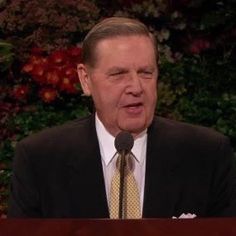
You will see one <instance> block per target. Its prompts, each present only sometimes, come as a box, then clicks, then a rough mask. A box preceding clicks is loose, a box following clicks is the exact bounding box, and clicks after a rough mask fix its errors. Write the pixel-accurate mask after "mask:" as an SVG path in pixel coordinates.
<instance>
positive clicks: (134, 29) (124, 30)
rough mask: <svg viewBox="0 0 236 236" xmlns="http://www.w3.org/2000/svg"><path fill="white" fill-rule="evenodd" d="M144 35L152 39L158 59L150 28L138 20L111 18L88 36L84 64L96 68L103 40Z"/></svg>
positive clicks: (105, 20) (85, 43) (83, 57)
mask: <svg viewBox="0 0 236 236" xmlns="http://www.w3.org/2000/svg"><path fill="white" fill-rule="evenodd" d="M133 35H143V36H147V37H149V38H150V39H151V41H152V43H153V49H154V50H155V54H156V57H157V59H158V50H157V45H156V40H155V38H154V36H153V34H152V33H150V32H149V30H148V28H147V27H146V26H145V25H144V24H143V23H141V22H140V21H138V20H135V19H130V18H125V17H110V18H106V19H104V20H102V21H101V22H100V23H98V24H96V25H95V26H94V27H93V28H92V29H91V30H90V31H89V32H88V34H87V36H86V37H85V39H84V42H83V46H82V62H83V63H84V64H87V65H89V66H91V67H94V66H95V63H96V61H97V58H96V46H97V44H98V43H99V42H100V41H101V40H103V39H108V38H114V37H119V36H133Z"/></svg>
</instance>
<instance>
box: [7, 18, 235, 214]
mask: <svg viewBox="0 0 236 236" xmlns="http://www.w3.org/2000/svg"><path fill="white" fill-rule="evenodd" d="M157 59H158V53H157V49H156V44H155V41H154V38H153V36H152V35H151V34H150V33H149V32H148V30H147V28H146V27H145V26H144V25H143V24H142V23H140V22H138V21H136V20H132V19H127V18H119V17H112V18H108V19H105V20H103V21H102V22H100V23H99V24H97V25H96V26H95V27H94V28H93V29H92V30H91V31H90V32H89V33H88V35H87V36H86V38H85V40H84V43H83V64H80V65H78V75H79V78H80V81H81V86H82V89H83V91H84V94H85V95H87V96H92V98H93V101H94V104H95V108H96V113H95V114H93V115H91V116H90V117H88V118H84V119H79V120H76V121H74V122H71V123H68V124H65V125H63V126H60V127H55V128H51V129H47V130H45V131H42V132H40V133H39V134H36V135H34V136H32V137H29V138H26V139H24V140H23V141H21V142H20V143H19V144H18V145H17V149H16V156H15V159H14V168H13V178H12V187H11V199H10V207H9V214H8V215H9V217H71V218H77V217H78V218H109V217H110V215H109V210H110V209H109V207H110V205H109V201H110V197H111V196H110V195H111V193H110V192H111V182H112V177H113V175H114V172H115V169H116V158H114V154H115V153H116V150H115V147H114V139H115V137H116V135H117V134H118V133H119V132H120V131H128V132H129V133H131V134H132V136H133V137H134V140H135V141H134V147H133V148H132V153H133V154H134V156H135V158H134V160H133V165H134V168H133V169H134V170H133V175H134V177H135V180H136V183H137V186H138V192H139V200H140V209H141V215H140V217H142V218H150V217H169V218H171V217H173V216H177V217H178V216H180V215H181V214H182V213H190V214H192V215H196V216H199V217H215V216H235V215H236V207H235V200H236V193H235V176H236V172H235V169H234V166H233V154H232V150H231V148H230V145H229V143H228V139H227V138H225V137H224V136H223V135H221V134H219V133H217V132H215V131H212V130H210V129H207V128H203V127H197V126H193V125H189V124H184V123H180V122H176V121H171V120H168V119H164V118H160V117H155V116H154V110H155V106H156V100H157V93H156V84H157V78H158V67H157Z"/></svg>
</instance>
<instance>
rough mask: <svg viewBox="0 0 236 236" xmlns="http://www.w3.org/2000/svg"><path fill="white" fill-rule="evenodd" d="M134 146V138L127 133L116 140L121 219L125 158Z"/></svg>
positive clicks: (120, 212)
mask: <svg viewBox="0 0 236 236" xmlns="http://www.w3.org/2000/svg"><path fill="white" fill-rule="evenodd" d="M133 145H134V138H133V136H132V135H131V134H130V133H129V132H127V131H121V132H120V133H119V134H118V135H117V136H116V138H115V148H116V150H117V152H118V153H119V154H120V158H121V161H120V166H119V168H120V169H119V171H120V191H119V219H122V218H123V215H124V214H123V195H124V177H125V175H124V171H125V156H126V155H127V154H128V153H129V152H130V151H131V149H132V147H133Z"/></svg>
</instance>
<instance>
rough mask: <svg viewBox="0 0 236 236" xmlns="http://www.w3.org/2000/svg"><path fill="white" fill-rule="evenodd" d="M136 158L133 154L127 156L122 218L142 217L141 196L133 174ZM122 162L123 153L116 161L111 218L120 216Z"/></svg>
mask: <svg viewBox="0 0 236 236" xmlns="http://www.w3.org/2000/svg"><path fill="white" fill-rule="evenodd" d="M133 161H134V158H133V156H132V154H127V155H126V156H125V168H124V192H123V205H122V213H123V214H122V219H140V218H141V211H140V197H139V191H138V186H137V182H136V180H135V177H134V174H133V167H134V163H133ZM120 163H121V155H119V156H118V158H117V161H116V170H115V173H114V176H113V178H112V181H111V188H110V199H109V209H110V218H111V219H118V218H119V192H120Z"/></svg>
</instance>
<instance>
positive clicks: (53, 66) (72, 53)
mask: <svg viewBox="0 0 236 236" xmlns="http://www.w3.org/2000/svg"><path fill="white" fill-rule="evenodd" d="M44 54H45V52H44V51H43V50H42V49H39V48H33V49H32V54H31V55H30V57H29V59H28V61H27V62H26V64H25V65H24V66H23V68H22V73H24V74H25V75H29V76H30V78H32V82H33V83H34V84H35V85H36V86H35V87H36V88H37V90H38V95H39V97H40V98H41V99H42V100H43V101H44V102H45V103H51V102H53V101H55V100H56V99H57V98H59V96H60V95H61V96H63V93H64V94H78V93H79V92H80V87H79V78H78V75H77V71H76V65H77V64H78V63H80V61H81V48H79V47H71V48H69V49H60V50H56V51H54V52H52V53H51V54H49V55H46V56H45V55H44ZM14 91H15V93H14V94H15V97H16V98H19V99H22V98H24V99H25V98H26V96H27V93H29V85H21V86H17V87H16V89H15V90H14Z"/></svg>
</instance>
